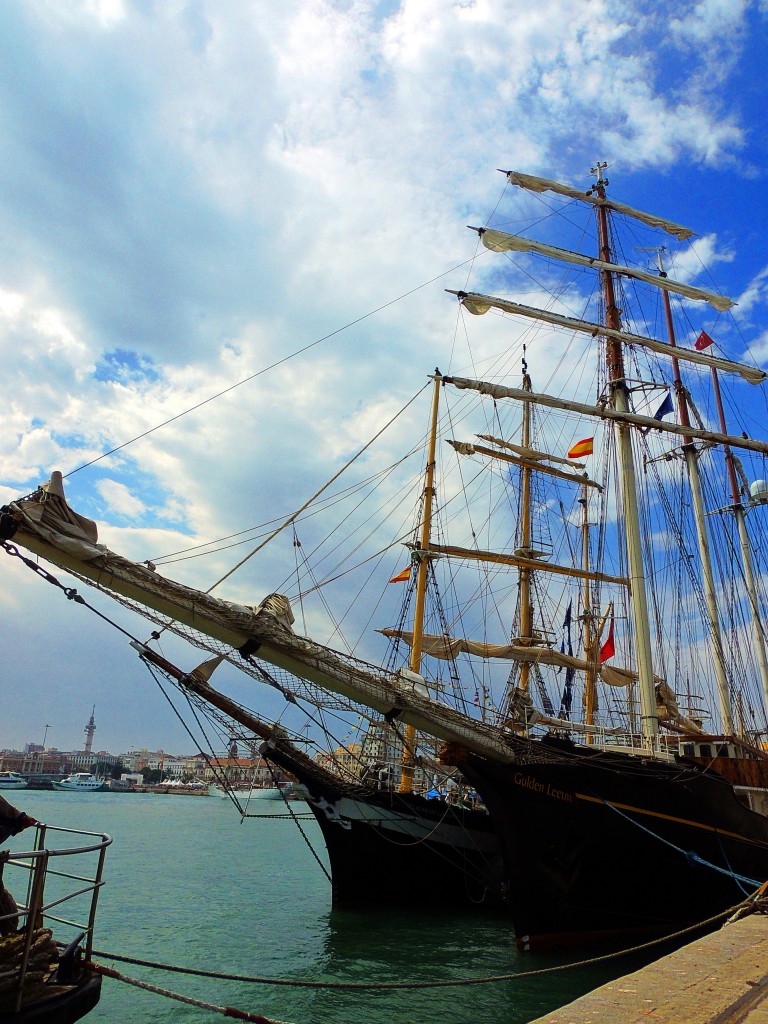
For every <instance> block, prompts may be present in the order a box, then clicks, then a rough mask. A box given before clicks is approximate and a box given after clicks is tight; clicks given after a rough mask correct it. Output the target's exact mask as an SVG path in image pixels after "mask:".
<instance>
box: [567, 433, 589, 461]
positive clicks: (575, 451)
mask: <svg viewBox="0 0 768 1024" xmlns="http://www.w3.org/2000/svg"><path fill="white" fill-rule="evenodd" d="M594 440H595V439H594V437H585V438H584V440H583V441H577V442H576V444H575V445H574V446H573V447H572V448H569V449H568V458H569V459H579V458H582V457H583V456H584V455H591V454H592V450H593V448H594V445H593V443H592V442H593V441H594Z"/></svg>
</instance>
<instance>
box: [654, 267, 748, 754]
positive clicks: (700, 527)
mask: <svg viewBox="0 0 768 1024" xmlns="http://www.w3.org/2000/svg"><path fill="white" fill-rule="evenodd" d="M657 258H658V266H659V275H660V276H661V277H666V274H665V272H664V267H663V265H662V260H661V251H660V250H659V252H658V256H657ZM661 294H662V302H663V303H664V316H665V318H666V322H667V336H668V338H669V344H670V346H671V347H672V348H675V347H676V345H677V342H676V338H675V325H674V322H673V320H672V308H671V305H670V302H669V295H668V294H667V292H666V291H664V290H662V293H661ZM713 372H714V371H713ZM672 374H673V379H674V382H675V395H676V397H677V412H678V416H679V417H680V423H681V424H682V425H683V426H684V427H690V425H691V417H690V415H689V412H688V397H687V392H686V389H685V387H684V385H683V382H682V379H681V377H680V363H679V361H678V360H677V359H676V358H675V356H672ZM682 448H683V457H684V458H685V466H686V469H687V471H688V483H689V485H690V489H691V503H692V505H693V519H694V522H695V524H696V537H697V540H698V544H699V555H700V557H701V574H702V580H703V583H704V599H705V601H706V605H707V618H708V620H709V629H710V633H711V636H712V647H713V653H714V659H715V665H714V668H715V680H716V681H717V692H718V697H719V700H720V717H721V719H722V727H723V732H724V733H726V734H728V735H731V734H732V733H733V712H732V709H731V696H730V687H729V685H728V671H727V667H726V664H725V651H724V650H723V639H722V633H721V631H720V617H719V615H718V610H717V595H716V591H715V577H714V574H713V572H712V557H711V555H710V550H709V538H708V537H707V528H706V524H705V522H704V518H705V515H704V497H703V494H702V490H701V475H700V473H699V463H698V452H697V451H696V446H695V445H694V443H693V438H691V437H686V438H685V439H684V441H683V446H682Z"/></svg>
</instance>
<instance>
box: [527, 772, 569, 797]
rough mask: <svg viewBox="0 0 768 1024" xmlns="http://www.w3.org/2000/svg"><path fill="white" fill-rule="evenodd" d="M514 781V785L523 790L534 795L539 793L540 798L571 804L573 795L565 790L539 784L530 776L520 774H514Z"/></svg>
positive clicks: (537, 780) (542, 783) (546, 784)
mask: <svg viewBox="0 0 768 1024" xmlns="http://www.w3.org/2000/svg"><path fill="white" fill-rule="evenodd" d="M514 781H515V785H517V786H522V787H523V789H530V790H533V792H534V793H541V794H542V796H548V797H552V799H554V800H563V801H565V802H566V803H572V802H573V793H569V792H568V791H567V790H566V789H558V788H557V787H556V786H553V785H552V784H551V783H550V782H541V781H540V780H539V779H535V778H534V777H533V776H532V775H523V774H522V773H521V772H516V774H515V777H514Z"/></svg>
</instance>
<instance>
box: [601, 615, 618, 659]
mask: <svg viewBox="0 0 768 1024" xmlns="http://www.w3.org/2000/svg"><path fill="white" fill-rule="evenodd" d="M615 653H616V645H615V644H614V642H613V616H611V624H610V626H609V627H608V638H607V640H606V641H605V643H604V644H603V646H602V647H601V648H600V664H601V665H602V663H603V662H604V661H608V659H609V658H612V657H613V656H614V654H615Z"/></svg>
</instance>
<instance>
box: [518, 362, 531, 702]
mask: <svg viewBox="0 0 768 1024" xmlns="http://www.w3.org/2000/svg"><path fill="white" fill-rule="evenodd" d="M523 353H525V349H523ZM531 390H532V386H531V378H530V376H529V375H528V365H527V363H526V361H525V354H523V391H531ZM522 443H523V447H524V448H530V447H531V407H530V403H529V402H526V403H525V404H524V405H523V431H522ZM520 547H521V548H522V553H523V557H524V558H529V557H530V552H531V470H530V467H529V466H526V465H523V467H522V469H521V471H520ZM519 572H520V639H521V640H522V641H523V643H526V641H527V642H528V643H530V641H531V640H532V638H533V615H532V608H531V569H530V568H529V567H528V566H520V569H519ZM530 682H531V666H530V665H529V664H528V663H527V662H523V664H522V665H521V666H520V689H521V690H523V691H527V690H528V687H529V686H530Z"/></svg>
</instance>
